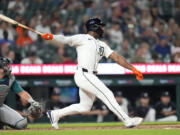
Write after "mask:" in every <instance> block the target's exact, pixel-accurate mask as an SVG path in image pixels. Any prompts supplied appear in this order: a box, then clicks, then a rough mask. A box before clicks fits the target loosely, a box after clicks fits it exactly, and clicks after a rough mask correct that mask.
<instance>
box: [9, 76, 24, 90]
mask: <svg viewBox="0 0 180 135" xmlns="http://www.w3.org/2000/svg"><path fill="white" fill-rule="evenodd" d="M11 90H12V91H14V92H15V93H19V92H22V91H23V88H22V87H21V86H20V85H19V84H18V82H17V80H16V79H15V80H14V82H13V84H12V86H11Z"/></svg>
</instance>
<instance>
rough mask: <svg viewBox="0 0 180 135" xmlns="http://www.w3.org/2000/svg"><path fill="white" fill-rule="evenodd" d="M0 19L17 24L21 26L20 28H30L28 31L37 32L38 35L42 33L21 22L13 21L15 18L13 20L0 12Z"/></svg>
mask: <svg viewBox="0 0 180 135" xmlns="http://www.w3.org/2000/svg"><path fill="white" fill-rule="evenodd" d="M0 19H1V20H3V21H5V22H8V23H11V24H13V25H17V26H19V27H22V28H24V29H27V30H30V31H32V32H34V33H36V34H38V35H42V33H41V32H39V31H37V30H34V29H32V28H30V27H28V26H26V25H23V24H21V23H19V22H17V21H15V20H13V19H11V18H9V17H7V16H5V15H2V14H0Z"/></svg>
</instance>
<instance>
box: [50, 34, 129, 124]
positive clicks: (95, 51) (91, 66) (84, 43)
mask: <svg viewBox="0 0 180 135" xmlns="http://www.w3.org/2000/svg"><path fill="white" fill-rule="evenodd" d="M53 40H56V41H58V42H60V43H62V44H69V45H70V46H75V48H76V51H77V60H78V68H77V71H76V73H75V76H74V79H75V82H76V84H77V86H78V87H79V96H80V103H78V104H73V105H70V106H68V107H66V108H63V109H59V110H54V111H53V113H56V116H58V117H59V118H60V117H63V116H67V115H72V114H77V113H82V112H88V111H90V109H91V107H92V105H93V102H94V99H95V97H98V98H99V99H100V100H101V101H103V102H104V103H105V104H106V105H107V107H108V108H109V109H110V110H111V111H112V112H113V113H114V114H116V115H117V116H118V118H119V119H121V120H122V121H126V120H127V119H129V116H128V115H127V114H126V113H125V112H124V111H123V110H122V108H121V107H120V106H119V104H118V103H117V102H116V99H115V98H114V95H113V93H112V92H111V90H110V89H109V88H107V87H106V86H105V85H104V84H103V82H102V81H100V80H99V79H98V77H97V76H96V75H94V74H93V71H97V66H98V63H99V61H100V60H101V58H102V57H103V56H105V57H106V58H108V57H109V56H110V54H112V52H113V51H112V50H111V49H110V47H109V46H108V45H107V44H106V43H104V42H102V41H100V40H99V39H95V38H94V37H92V36H91V35H89V34H77V35H74V36H64V35H53ZM83 69H86V70H88V72H85V71H83Z"/></svg>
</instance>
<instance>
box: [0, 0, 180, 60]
mask: <svg viewBox="0 0 180 135" xmlns="http://www.w3.org/2000/svg"><path fill="white" fill-rule="evenodd" d="M0 13H2V14H4V15H7V16H9V17H11V18H13V19H15V20H16V21H18V22H20V23H22V24H25V25H28V26H30V27H31V28H33V29H36V30H37V31H39V32H42V33H53V34H64V35H73V34H78V33H86V29H85V25H84V24H85V22H86V21H87V20H88V19H89V18H91V17H99V18H101V19H102V20H103V21H104V22H105V23H106V31H105V35H104V39H103V40H104V41H105V42H107V43H108V45H109V46H110V47H111V48H112V49H114V50H115V51H116V52H118V53H119V54H121V55H122V56H124V57H126V58H127V60H128V62H132V63H161V62H162V63H164V62H165V63H180V1H179V0H1V1H0ZM52 44H56V43H53V42H45V41H44V40H42V39H41V37H39V36H38V35H37V34H35V33H33V32H31V31H26V30H23V31H22V30H18V31H16V30H15V27H14V26H12V25H10V24H7V23H5V22H2V21H1V22H0V55H1V56H5V57H9V58H11V59H12V60H13V62H14V63H22V64H41V63H76V53H75V49H74V48H70V47H69V46H66V45H65V46H64V45H61V46H59V47H57V46H53V45H52ZM102 62H112V61H109V60H106V59H103V60H102Z"/></svg>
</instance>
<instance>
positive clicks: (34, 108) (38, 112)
mask: <svg viewBox="0 0 180 135" xmlns="http://www.w3.org/2000/svg"><path fill="white" fill-rule="evenodd" d="M27 112H28V115H30V116H32V117H33V118H40V117H41V116H42V105H40V103H39V102H32V103H31V105H30V107H29V108H28V110H27Z"/></svg>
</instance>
